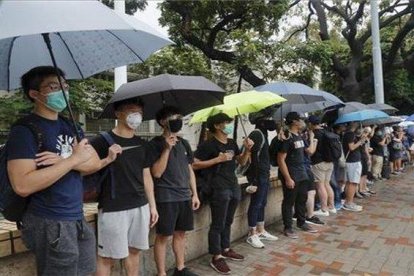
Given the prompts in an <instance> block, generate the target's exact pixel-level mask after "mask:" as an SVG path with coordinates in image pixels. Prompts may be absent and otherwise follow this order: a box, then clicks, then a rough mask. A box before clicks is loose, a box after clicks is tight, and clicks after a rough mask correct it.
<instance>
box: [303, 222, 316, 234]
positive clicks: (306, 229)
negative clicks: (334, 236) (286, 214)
mask: <svg viewBox="0 0 414 276" xmlns="http://www.w3.org/2000/svg"><path fill="white" fill-rule="evenodd" d="M298 227H299V228H300V229H301V230H302V231H305V232H308V233H318V230H316V229H313V228H312V227H310V226H309V224H307V223H305V224H304V225H301V226H298Z"/></svg>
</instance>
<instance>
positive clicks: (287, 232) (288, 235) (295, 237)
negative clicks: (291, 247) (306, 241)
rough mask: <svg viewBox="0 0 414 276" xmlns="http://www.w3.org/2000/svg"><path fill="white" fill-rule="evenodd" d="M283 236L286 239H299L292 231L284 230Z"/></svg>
mask: <svg viewBox="0 0 414 276" xmlns="http://www.w3.org/2000/svg"><path fill="white" fill-rule="evenodd" d="M283 234H284V235H285V236H286V237H288V238H291V239H297V238H299V236H298V234H296V232H295V231H293V230H292V229H285V230H283Z"/></svg>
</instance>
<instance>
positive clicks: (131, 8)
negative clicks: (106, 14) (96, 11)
mask: <svg viewBox="0 0 414 276" xmlns="http://www.w3.org/2000/svg"><path fill="white" fill-rule="evenodd" d="M101 2H102V3H103V4H105V5H107V6H108V7H110V8H114V0H101ZM146 6H147V1H146V0H126V1H125V12H126V13H127V14H131V15H132V14H134V13H136V12H137V10H144V9H145V7H146Z"/></svg>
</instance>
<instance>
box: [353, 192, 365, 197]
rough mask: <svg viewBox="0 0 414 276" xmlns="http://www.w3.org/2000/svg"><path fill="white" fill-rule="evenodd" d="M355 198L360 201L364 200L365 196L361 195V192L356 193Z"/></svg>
mask: <svg viewBox="0 0 414 276" xmlns="http://www.w3.org/2000/svg"><path fill="white" fill-rule="evenodd" d="M355 197H356V198H359V199H362V198H364V196H363V195H361V193H360V192H356V193H355Z"/></svg>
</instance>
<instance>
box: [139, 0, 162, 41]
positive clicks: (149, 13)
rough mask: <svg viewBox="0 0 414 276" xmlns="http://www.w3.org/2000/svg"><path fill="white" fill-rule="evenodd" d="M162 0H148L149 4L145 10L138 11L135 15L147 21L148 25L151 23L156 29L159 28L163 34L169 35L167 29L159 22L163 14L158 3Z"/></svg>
mask: <svg viewBox="0 0 414 276" xmlns="http://www.w3.org/2000/svg"><path fill="white" fill-rule="evenodd" d="M160 2H162V1H158V0H148V1H147V3H148V5H147V7H146V8H145V10H144V11H138V12H136V13H135V15H134V16H135V17H137V18H138V19H140V20H142V21H144V22H145V23H147V24H148V25H150V26H151V27H153V28H154V29H156V30H158V31H159V32H161V33H162V34H164V35H166V36H168V31H167V29H166V28H162V27H161V26H160V25H159V23H158V18H159V17H160V16H161V11H160V10H159V9H157V5H158V3H160Z"/></svg>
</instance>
